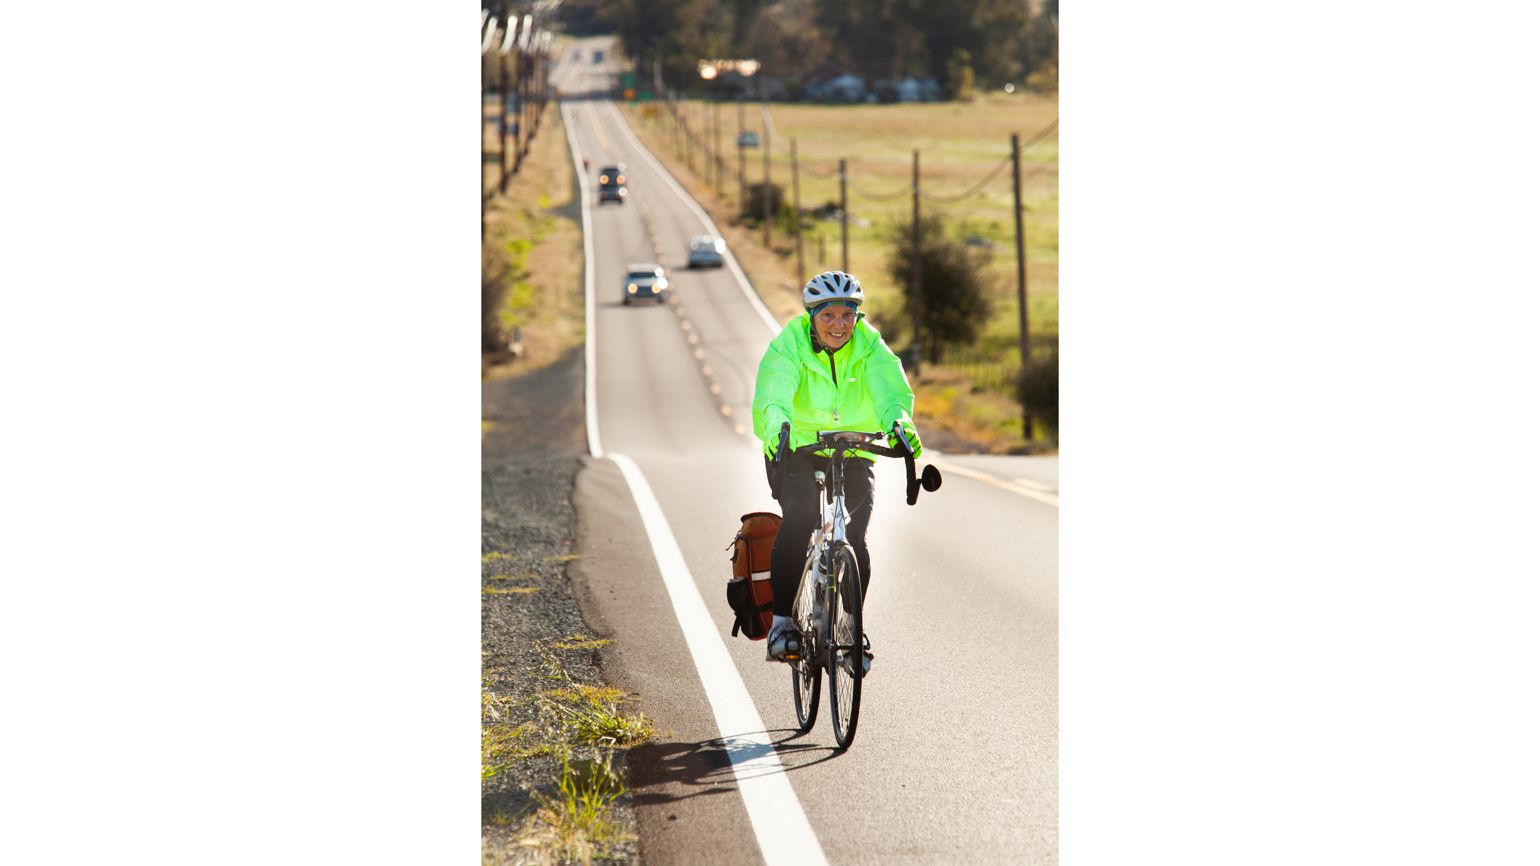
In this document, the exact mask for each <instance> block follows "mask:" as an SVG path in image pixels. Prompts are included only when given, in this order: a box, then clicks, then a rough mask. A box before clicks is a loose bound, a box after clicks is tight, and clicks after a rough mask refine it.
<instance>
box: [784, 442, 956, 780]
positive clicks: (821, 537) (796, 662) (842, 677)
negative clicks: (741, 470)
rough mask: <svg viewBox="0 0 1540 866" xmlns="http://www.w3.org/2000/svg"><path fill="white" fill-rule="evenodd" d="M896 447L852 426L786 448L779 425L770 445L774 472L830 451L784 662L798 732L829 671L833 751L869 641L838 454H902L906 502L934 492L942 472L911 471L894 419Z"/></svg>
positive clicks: (857, 693)
mask: <svg viewBox="0 0 1540 866" xmlns="http://www.w3.org/2000/svg"><path fill="white" fill-rule="evenodd" d="M893 428H894V434H895V436H896V439H897V441H898V443H899V445H900V447H899V448H889V447H887V446H886V445H879V444H877V443H878V442H880V441H882V440H884V439H885V438H886V437H887V434H885V433H867V432H863V431H857V430H829V431H821V432H819V434H818V441H817V442H814V443H811V444H809V445H804V446H802V447H801V448H797V449H795V450H788V443H789V440H790V435H791V425H789V424H782V425H781V437H780V439H781V441H780V447H779V448H777V449H776V456H775V464H776V466H777V471H778V472H784V471H785V465H786V464H785V460H786V458H787V457H789V456H796V455H807V454H814V453H816V452H819V451H830V452H832V457H831V459H830V461H829V472H828V473H827V475H826V474H825V473H824V472H823V471H822V470H817V471H815V472H814V473H813V481H814V483H815V484H816V485H817V487H818V500H819V509H820V519H819V521H818V523H817V524H816V525H815V526H814V527H813V533H812V536H811V537H810V538H809V539H808V548H807V559H806V560H805V561H804V563H803V566H802V577H801V579H800V580H799V582H798V584H797V595H796V599H795V601H793V602H792V612H791V616H792V622H793V623H794V625H795V626H796V629H797V631H798V633H799V634H800V636H801V638H800V639H801V646H800V647H799V651H798V653H797V656H796V658H790V657H788V659H787V661H788V662H789V663H790V664H791V669H792V670H791V692H792V702H793V704H794V706H795V708H796V712H797V724H798V732H799V733H803V734H805V733H807V732H808V731H810V730H812V729H813V723H814V722H815V721H817V718H818V701H819V693H820V691H821V690H822V683H823V675H824V673H825V672H827V673H828V675H829V717H830V720H831V721H832V722H833V723H834V740H835V742H836V743H838V744H839V747H840V750H841V751H843V750H845V749H848V748H850V744H851V743H852V742H854V741H855V736H856V723H857V721H858V720H859V718H860V713H861V681H862V680H863V679H864V678H865V673H866V671H865V652H866V650H867V648H868V647H869V646H870V645H869V644H868V643H867V641H866V634H865V632H864V631H863V630H862V619H861V613H862V612H861V607H862V599H861V568H860V565H859V564H858V563H857V561H856V552H855V548H853V547H851V546H850V543H849V542H848V541H846V540H845V523H846V521H847V520H848V519H849V518H848V515H847V513H846V510H845V457H846V455H847V454H848V453H849V452H851V451H862V452H865V453H867V454H876V455H878V456H882V457H901V458H903V459H904V464H905V467H906V470H907V475H908V483H907V485H906V487H907V494H906V498H907V500H908V502H909V504H910V505H913V504H914V503H915V501H916V499H917V498H918V496H919V491H920V488H922V487H923V488H924V489H925V490H935V489H936V488H938V487H940V486H941V473H940V472H938V471H937V470H936V467H934V466H926V467H925V471H924V472H923V473H922V474H921V476H920V477H919V478H916V477H915V472H914V452H913V451H912V450H910V448H909V443H908V441H907V440H906V439H905V438H904V436H903V432H902V430H901V429H900V427H899V425H898V424H894V425H893Z"/></svg>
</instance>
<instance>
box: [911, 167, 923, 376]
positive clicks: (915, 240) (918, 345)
mask: <svg viewBox="0 0 1540 866" xmlns="http://www.w3.org/2000/svg"><path fill="white" fill-rule="evenodd" d="M910 185H911V186H912V187H913V188H914V208H913V212H912V214H911V216H910V219H911V225H910V229H911V231H912V232H913V234H912V237H911V239H910V247H909V308H910V309H911V310H913V311H914V351H913V352H912V353H911V354H912V355H913V357H912V358H911V359H910V364H911V366H912V372H913V373H914V374H915V375H916V376H918V375H919V374H920V357H921V356H922V355H924V354H925V339H924V337H925V330H924V323H925V294H924V286H923V285H921V277H920V151H919V149H918V148H916V149H915V151H914V178H913V180H912V181H911V182H910Z"/></svg>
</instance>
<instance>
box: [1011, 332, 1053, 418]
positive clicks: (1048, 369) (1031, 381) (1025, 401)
mask: <svg viewBox="0 0 1540 866" xmlns="http://www.w3.org/2000/svg"><path fill="white" fill-rule="evenodd" d="M1016 399H1017V400H1019V401H1020V402H1021V408H1022V409H1024V410H1026V411H1027V412H1030V413H1031V414H1032V417H1033V418H1034V419H1036V420H1038V421H1041V422H1042V423H1043V424H1044V425H1045V426H1046V427H1047V428H1048V432H1049V435H1051V436H1053V437H1055V438H1057V437H1058V435H1059V349H1058V347H1057V346H1055V347H1054V349H1053V352H1052V353H1051V354H1049V355H1046V356H1044V357H1038V358H1032V359H1030V360H1029V361H1028V363H1027V366H1026V367H1024V368H1022V371H1021V376H1020V378H1018V379H1017V380H1016ZM1026 435H1027V437H1028V438H1031V431H1026Z"/></svg>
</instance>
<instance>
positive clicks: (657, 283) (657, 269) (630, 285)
mask: <svg viewBox="0 0 1540 866" xmlns="http://www.w3.org/2000/svg"><path fill="white" fill-rule="evenodd" d="M667 297H668V277H666V276H664V275H663V266H662V265H659V264H651V263H642V264H632V265H629V266H628V267H627V268H626V289H625V294H623V295H621V296H620V302H621V303H622V304H628V305H629V304H630V303H631V302H632V301H639V300H641V299H643V298H652V299H654V300H656V301H657V302H658V303H660V304H661V303H663V302H664V301H665V300H666V299H667Z"/></svg>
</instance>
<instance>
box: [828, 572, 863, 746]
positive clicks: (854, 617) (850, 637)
mask: <svg viewBox="0 0 1540 866" xmlns="http://www.w3.org/2000/svg"><path fill="white" fill-rule="evenodd" d="M832 554H833V555H832V556H831V557H830V560H829V565H830V570H829V573H830V575H831V577H832V578H833V581H832V585H831V587H830V589H829V591H828V592H827V594H826V597H825V601H824V604H825V606H826V607H827V609H828V611H829V616H828V618H827V619H826V621H825V622H826V623H827V625H826V631H825V637H824V648H825V652H824V663H825V664H826V665H827V667H828V670H829V718H830V719H832V720H833V722H834V740H835V742H837V743H839V747H840V748H841V749H848V748H850V744H851V743H852V742H854V741H855V738H856V721H857V720H858V719H859V718H860V715H861V679H862V677H861V675H862V673H863V665H862V644H861V567H860V566H859V565H857V564H856V553H855V551H854V550H852V549H851V547H850V545H848V544H840V545H838V546H837V547H835V548H834V550H833V552H832Z"/></svg>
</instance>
